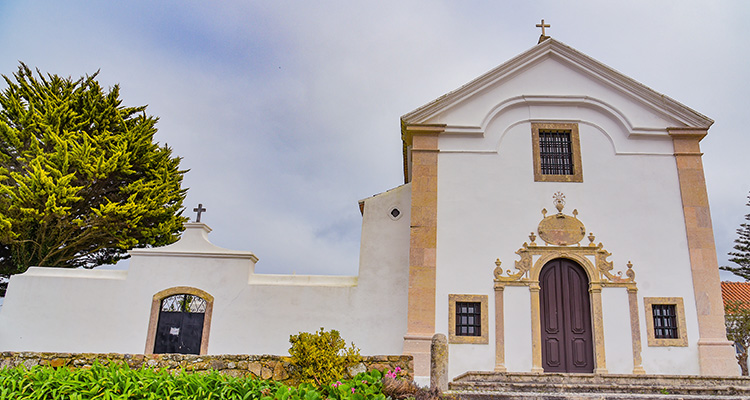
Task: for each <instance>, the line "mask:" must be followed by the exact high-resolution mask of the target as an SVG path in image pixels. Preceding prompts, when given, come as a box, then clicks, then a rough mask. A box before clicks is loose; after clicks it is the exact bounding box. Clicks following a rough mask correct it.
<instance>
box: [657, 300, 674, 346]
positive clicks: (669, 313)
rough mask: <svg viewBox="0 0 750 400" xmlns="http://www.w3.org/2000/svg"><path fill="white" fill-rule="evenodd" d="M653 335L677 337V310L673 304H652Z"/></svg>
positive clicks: (659, 337) (661, 337) (663, 337)
mask: <svg viewBox="0 0 750 400" xmlns="http://www.w3.org/2000/svg"><path fill="white" fill-rule="evenodd" d="M651 307H653V308H652V309H653V314H654V337H655V338H657V339H677V338H678V336H679V335H678V333H677V310H676V307H675V305H674V304H653V305H652V306H651Z"/></svg>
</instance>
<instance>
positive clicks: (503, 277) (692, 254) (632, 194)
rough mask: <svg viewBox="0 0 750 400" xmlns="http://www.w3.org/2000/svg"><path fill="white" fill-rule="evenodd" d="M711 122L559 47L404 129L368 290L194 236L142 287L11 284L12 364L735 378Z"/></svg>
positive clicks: (32, 272) (2, 344) (365, 273)
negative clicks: (287, 271)
mask: <svg viewBox="0 0 750 400" xmlns="http://www.w3.org/2000/svg"><path fill="white" fill-rule="evenodd" d="M712 123H713V121H712V120H711V119H709V118H708V117H706V116H704V115H702V114H700V113H698V112H696V111H694V110H692V109H690V108H688V107H687V106H685V105H683V104H681V103H679V102H677V101H675V100H673V99H671V98H669V97H667V96H665V95H663V94H660V93H657V92H655V91H654V90H652V89H650V88H648V87H646V86H644V85H642V84H640V83H638V82H636V81H635V80H633V79H631V78H628V77H627V76H624V75H622V74H621V73H619V72H617V71H615V70H613V69H611V68H609V67H607V66H606V65H603V64H602V63H600V62H598V61H596V60H594V59H592V58H591V57H589V56H587V55H585V54H583V53H581V52H579V51H577V50H575V49H573V48H571V47H569V46H567V45H565V44H563V43H561V42H559V41H557V40H555V39H552V38H549V37H547V36H544V35H543V36H542V38H541V39H540V42H539V43H538V44H537V45H536V46H534V47H532V48H530V49H529V50H527V51H526V52H524V53H522V54H520V55H518V56H516V57H515V58H513V59H511V60H509V61H507V62H505V63H504V64H502V65H500V66H498V67H497V68H495V69H493V70H491V71H489V72H488V73H486V74H484V75H482V76H480V77H478V78H476V79H475V80H473V81H471V82H469V83H467V84H466V85H464V86H462V87H460V88H458V89H456V90H455V91H452V92H450V93H448V94H446V95H444V96H442V97H440V98H438V99H436V100H434V101H431V102H429V103H427V104H426V105H425V106H423V107H420V108H418V109H416V110H414V111H412V112H410V113H408V114H406V115H404V116H403V117H401V135H402V139H403V160H404V181H405V183H404V184H403V185H401V186H398V187H396V188H395V189H392V190H389V191H387V192H384V193H382V194H379V195H376V196H373V197H370V198H367V199H364V200H362V201H361V202H360V210H361V211H362V215H363V226H362V243H361V254H360V267H359V274H358V276H356V277H325V276H296V275H270V274H266V275H263V274H256V273H255V272H254V266H255V263H256V262H257V260H258V259H257V258H256V256H255V255H254V254H253V253H250V252H244V251H233V250H226V249H221V248H218V247H216V246H214V245H212V244H211V243H210V242H209V241H208V239H207V233H208V232H209V231H210V228H208V227H207V226H206V225H205V224H201V223H191V224H188V226H187V230H186V232H185V234H184V235H183V238H182V239H181V240H180V241H179V242H177V243H175V244H173V245H170V246H166V247H163V248H153V249H137V250H132V251H131V254H132V256H133V257H132V261H131V265H130V269H129V270H128V271H96V270H94V271H83V270H56V269H48V268H31V269H29V271H28V272H26V273H25V274H22V275H18V276H14V277H13V278H12V279H11V282H10V285H9V289H8V294H7V298H6V301H5V305H4V306H3V308H2V310H0V350H13V351H61V352H121V353H144V352H145V353H159V352H192V353H195V354H225V353H235V354H286V351H287V349H288V347H289V346H288V342H287V339H288V337H289V335H290V334H296V333H297V332H299V331H315V330H317V329H318V328H319V327H321V326H322V327H325V328H327V329H337V330H339V331H340V332H341V334H342V336H343V337H344V338H346V340H347V341H353V342H354V343H355V344H356V345H357V346H358V347H360V348H361V350H362V354H401V353H405V354H411V355H413V356H414V360H415V362H414V365H415V375H416V376H417V377H427V376H429V365H430V343H431V339H432V337H433V335H435V334H436V333H442V334H444V335H445V336H446V337H447V338H448V346H449V375H450V377H451V378H453V377H455V376H457V375H459V374H462V373H464V372H466V371H500V372H502V371H508V372H532V373H544V372H562V373H593V374H668V375H726V376H730V375H737V373H738V369H737V364H736V361H735V358H734V349H733V347H732V344H731V343H730V342H729V341H728V340H727V338H726V332H725V328H724V312H723V305H722V296H721V285H720V281H719V270H718V265H717V257H716V249H715V244H714V236H713V230H712V225H711V215H710V212H709V205H708V196H707V192H706V184H705V180H704V174H703V166H702V162H701V155H702V153H701V150H700V145H699V143H700V141H701V139H703V138H704V137H705V136H706V134H707V133H708V129H709V127H710V126H711V125H712ZM178 314H179V315H178ZM191 332H192V333H191ZM188 336H189V337H188Z"/></svg>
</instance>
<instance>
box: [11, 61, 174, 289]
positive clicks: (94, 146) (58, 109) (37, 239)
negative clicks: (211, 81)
mask: <svg viewBox="0 0 750 400" xmlns="http://www.w3.org/2000/svg"><path fill="white" fill-rule="evenodd" d="M36 72H37V74H36V76H35V75H34V74H33V72H32V71H31V70H30V69H29V68H28V67H27V66H26V65H25V64H23V63H21V65H20V66H19V68H18V72H16V73H14V74H13V76H12V77H8V76H5V75H3V78H4V79H5V83H6V84H7V88H6V89H5V90H3V91H2V92H0V274H4V275H12V274H17V273H22V272H24V271H26V269H28V267H30V266H44V267H65V268H78V267H84V268H93V267H96V266H98V265H102V264H113V263H116V262H117V261H118V260H120V259H123V258H127V257H128V256H127V250H129V249H131V248H133V247H146V246H162V245H166V244H169V243H172V242H174V241H176V240H177V239H178V237H179V233H180V232H181V231H182V229H183V223H184V222H185V221H186V220H187V218H185V217H183V216H182V215H181V214H182V211H183V205H182V203H183V201H184V199H185V194H186V189H183V188H182V187H181V184H182V178H183V175H184V173H185V172H186V171H184V170H180V168H179V164H180V158H179V157H175V156H172V150H171V149H170V148H169V147H168V146H166V145H164V146H160V145H159V144H158V143H156V142H155V141H154V134H155V133H156V131H157V129H156V122H157V120H158V118H156V117H153V116H149V115H147V114H146V112H145V110H146V106H139V107H127V106H123V105H122V102H121V100H120V98H119V95H120V89H119V85H115V86H114V87H111V88H109V89H108V90H104V89H102V87H101V86H100V85H99V83H98V82H97V80H96V76H97V74H98V71H97V72H96V73H94V74H93V75H90V76H89V75H87V76H84V77H81V78H79V79H76V80H73V79H71V78H70V77H68V78H63V77H60V76H58V75H52V74H46V76H45V75H42V73H41V72H39V70H37V71H36Z"/></svg>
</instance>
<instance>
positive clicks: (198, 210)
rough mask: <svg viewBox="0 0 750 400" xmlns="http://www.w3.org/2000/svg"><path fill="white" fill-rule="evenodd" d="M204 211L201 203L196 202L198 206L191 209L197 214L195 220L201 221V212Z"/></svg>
mask: <svg viewBox="0 0 750 400" xmlns="http://www.w3.org/2000/svg"><path fill="white" fill-rule="evenodd" d="M204 211H206V209H205V208H203V204H201V203H198V207H196V208H194V209H193V212H195V213H198V216H197V217H196V218H195V222H201V214H202V213H203V212H204Z"/></svg>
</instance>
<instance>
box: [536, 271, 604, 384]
mask: <svg viewBox="0 0 750 400" xmlns="http://www.w3.org/2000/svg"><path fill="white" fill-rule="evenodd" d="M539 286H540V293H539V296H540V297H539V298H540V302H541V310H540V311H541V319H542V321H541V326H542V367H543V368H544V372H573V373H586V372H594V342H593V340H592V334H591V301H590V298H589V291H588V289H589V279H588V276H587V275H586V271H584V270H583V268H581V266H580V265H578V264H577V263H575V262H573V261H571V260H568V259H564V258H558V259H554V260H552V261H550V262H548V263H547V264H545V265H544V267H543V268H542V271H541V273H540V274H539Z"/></svg>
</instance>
